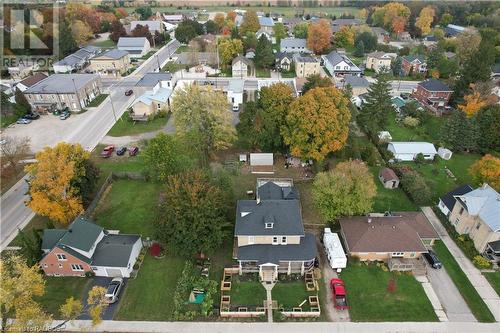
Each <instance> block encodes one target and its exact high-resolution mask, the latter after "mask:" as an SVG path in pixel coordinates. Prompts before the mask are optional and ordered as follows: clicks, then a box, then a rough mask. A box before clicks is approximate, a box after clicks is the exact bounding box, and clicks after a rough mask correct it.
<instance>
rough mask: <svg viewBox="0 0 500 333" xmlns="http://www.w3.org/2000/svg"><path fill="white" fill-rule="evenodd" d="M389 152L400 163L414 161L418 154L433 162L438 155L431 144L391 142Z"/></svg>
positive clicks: (388, 147)
mask: <svg viewBox="0 0 500 333" xmlns="http://www.w3.org/2000/svg"><path fill="white" fill-rule="evenodd" d="M387 150H389V151H390V152H392V153H393V154H394V159H396V160H399V161H413V160H414V159H415V157H417V155H418V154H423V155H424V158H425V159H426V160H433V159H434V156H435V155H436V154H437V151H436V148H435V147H434V145H433V144H432V143H429V142H391V143H389V145H388V146H387Z"/></svg>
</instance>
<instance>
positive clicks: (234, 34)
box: [231, 27, 240, 39]
mask: <svg viewBox="0 0 500 333" xmlns="http://www.w3.org/2000/svg"><path fill="white" fill-rule="evenodd" d="M231 38H232V39H239V38H240V33H239V32H238V28H237V27H233V28H232V29H231Z"/></svg>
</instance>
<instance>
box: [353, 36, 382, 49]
mask: <svg viewBox="0 0 500 333" xmlns="http://www.w3.org/2000/svg"><path fill="white" fill-rule="evenodd" d="M361 41H362V42H363V46H364V48H365V52H372V51H375V49H376V48H377V37H376V36H375V35H373V34H372V33H370V32H367V31H365V32H362V33H360V34H357V35H356V38H355V39H354V44H355V45H356V44H358V43H359V42H361Z"/></svg>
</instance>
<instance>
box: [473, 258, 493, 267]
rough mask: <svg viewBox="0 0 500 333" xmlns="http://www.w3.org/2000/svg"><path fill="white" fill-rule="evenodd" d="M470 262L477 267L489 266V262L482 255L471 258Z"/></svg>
mask: <svg viewBox="0 0 500 333" xmlns="http://www.w3.org/2000/svg"><path fill="white" fill-rule="evenodd" d="M472 263H473V264H474V266H476V267H477V268H479V269H486V268H490V267H491V264H490V262H489V261H488V259H486V258H485V257H483V256H482V255H477V256H475V257H474V259H473V260H472Z"/></svg>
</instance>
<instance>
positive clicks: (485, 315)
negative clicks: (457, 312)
mask: <svg viewBox="0 0 500 333" xmlns="http://www.w3.org/2000/svg"><path fill="white" fill-rule="evenodd" d="M434 251H435V252H436V254H437V256H438V257H439V259H440V260H441V262H442V263H443V266H444V269H446V272H447V273H448V275H449V276H450V278H451V279H452V280H453V283H455V286H456V287H457V288H458V291H459V292H460V294H461V295H462V297H463V298H464V300H465V302H466V303H467V305H468V306H469V309H470V310H471V312H472V314H473V315H474V317H476V319H477V320H478V321H480V322H487V323H491V322H494V321H495V318H494V317H493V315H492V314H491V312H490V310H489V309H488V307H487V306H486V304H485V303H484V301H483V299H482V298H481V296H479V294H478V293H477V291H476V288H474V287H473V286H472V284H471V282H470V281H469V279H468V278H467V276H466V275H465V273H464V272H463V271H462V269H461V268H460V266H459V265H458V263H457V262H456V261H455V258H453V256H452V254H451V253H450V251H448V249H447V248H446V245H445V244H444V243H443V242H441V241H437V242H436V243H435V244H434Z"/></svg>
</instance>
